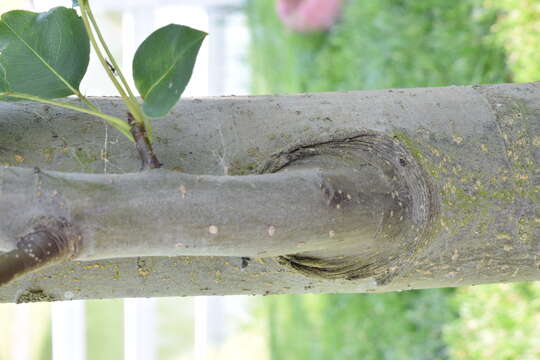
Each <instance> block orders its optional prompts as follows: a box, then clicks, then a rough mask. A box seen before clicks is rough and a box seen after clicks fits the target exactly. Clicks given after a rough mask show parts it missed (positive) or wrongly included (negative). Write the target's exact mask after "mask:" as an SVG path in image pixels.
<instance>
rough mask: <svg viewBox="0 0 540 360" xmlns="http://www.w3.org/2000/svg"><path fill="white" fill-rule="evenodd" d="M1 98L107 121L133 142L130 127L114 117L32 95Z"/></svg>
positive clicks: (9, 95)
mask: <svg viewBox="0 0 540 360" xmlns="http://www.w3.org/2000/svg"><path fill="white" fill-rule="evenodd" d="M3 96H6V97H12V98H17V99H22V100H29V101H36V102H41V103H44V104H49V105H54V106H58V107H63V108H65V109H70V110H74V111H79V112H82V113H85V114H89V115H94V116H96V117H99V118H101V119H103V120H105V121H107V122H108V123H109V124H110V125H111V126H112V127H114V128H115V129H117V130H118V131H120V132H121V133H122V134H124V135H125V136H127V138H128V139H130V140H131V141H133V142H135V140H134V139H133V135H132V134H131V131H130V130H131V127H130V126H129V125H128V124H127V123H126V122H125V121H123V120H121V119H119V118H117V117H115V116H111V115H107V114H104V113H102V112H101V111H98V110H92V109H87V108H84V107H81V106H77V105H73V104H69V103H65V102H61V101H56V100H51V99H45V98H41V97H39V96H33V95H28V94H22V93H17V92H11V91H5V92H0V97H3Z"/></svg>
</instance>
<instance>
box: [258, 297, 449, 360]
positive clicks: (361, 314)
mask: <svg viewBox="0 0 540 360" xmlns="http://www.w3.org/2000/svg"><path fill="white" fill-rule="evenodd" d="M452 291H453V290H450V289H442V290H441V289H438V290H429V291H425V290H424V291H409V292H403V293H388V294H378V295H376V294H348V295H329V294H324V295H282V296H271V297H267V298H265V299H264V300H263V301H264V305H265V308H266V310H267V314H266V315H267V318H268V323H269V325H268V328H269V344H270V350H271V359H272V360H278V359H296V360H302V359H306V360H307V359H310V360H318V359H320V360H332V359H335V360H344V359H363V360H379V359H392V360H406V359H407V360H408V359H411V360H413V359H414V360H424V359H425V360H433V359H447V358H448V356H447V349H446V345H445V343H444V341H443V339H442V330H443V326H444V324H446V323H447V322H449V321H450V320H453V319H454V317H455V314H454V313H453V311H452V308H451V307H450V306H448V304H447V302H448V299H449V295H450V294H451V293H452Z"/></svg>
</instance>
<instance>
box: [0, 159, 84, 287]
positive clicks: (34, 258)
mask: <svg viewBox="0 0 540 360" xmlns="http://www.w3.org/2000/svg"><path fill="white" fill-rule="evenodd" d="M34 171H39V169H37V168H36V170H34ZM34 222H35V223H34V225H33V226H32V227H31V230H30V231H29V232H28V233H27V234H26V235H24V236H22V237H21V238H20V239H19V240H18V241H17V249H15V250H13V251H10V252H8V253H5V254H1V255H0V286H2V285H5V284H8V283H10V282H11V281H12V280H14V279H16V278H17V277H19V276H21V275H24V274H27V273H29V272H32V271H34V270H37V269H41V268H43V267H45V266H48V265H52V264H55V263H58V262H61V261H65V260H67V259H69V258H71V257H72V256H73V255H75V253H76V252H77V250H78V246H79V242H80V241H81V238H80V235H79V234H78V233H77V232H76V231H75V229H74V228H73V227H72V226H71V224H69V223H68V222H67V220H66V219H63V218H60V219H58V218H55V217H47V216H42V217H40V218H37V219H35V220H34Z"/></svg>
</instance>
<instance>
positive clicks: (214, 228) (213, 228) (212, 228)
mask: <svg viewBox="0 0 540 360" xmlns="http://www.w3.org/2000/svg"><path fill="white" fill-rule="evenodd" d="M208 232H209V233H210V234H212V235H217V233H218V232H219V229H218V227H217V226H216V225H210V226H209V227H208Z"/></svg>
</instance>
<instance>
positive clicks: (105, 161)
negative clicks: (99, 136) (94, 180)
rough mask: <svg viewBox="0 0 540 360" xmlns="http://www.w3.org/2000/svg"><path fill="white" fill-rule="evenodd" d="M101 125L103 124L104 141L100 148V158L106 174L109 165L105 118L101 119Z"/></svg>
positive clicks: (107, 132) (107, 134)
mask: <svg viewBox="0 0 540 360" xmlns="http://www.w3.org/2000/svg"><path fill="white" fill-rule="evenodd" d="M103 125H104V126H105V141H104V142H103V149H101V160H103V173H104V174H107V171H108V165H109V153H108V151H109V127H108V126H107V124H106V123H105V120H103Z"/></svg>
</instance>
